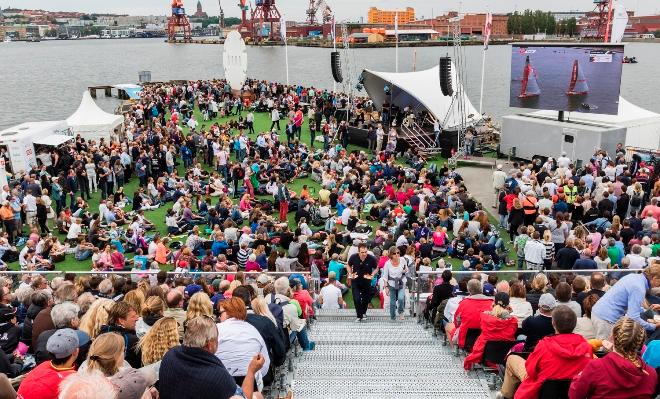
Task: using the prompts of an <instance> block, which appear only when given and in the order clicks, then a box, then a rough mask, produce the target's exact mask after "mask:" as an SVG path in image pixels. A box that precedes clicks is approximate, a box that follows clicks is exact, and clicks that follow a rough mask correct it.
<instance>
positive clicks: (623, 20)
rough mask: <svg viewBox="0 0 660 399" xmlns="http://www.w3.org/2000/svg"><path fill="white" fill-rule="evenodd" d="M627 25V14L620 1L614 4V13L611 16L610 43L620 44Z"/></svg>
mask: <svg viewBox="0 0 660 399" xmlns="http://www.w3.org/2000/svg"><path fill="white" fill-rule="evenodd" d="M627 25H628V12H627V11H626V7H625V6H624V5H623V2H622V1H615V2H614V13H613V16H612V34H611V35H610V43H621V39H623V33H624V32H625V31H626V26H627Z"/></svg>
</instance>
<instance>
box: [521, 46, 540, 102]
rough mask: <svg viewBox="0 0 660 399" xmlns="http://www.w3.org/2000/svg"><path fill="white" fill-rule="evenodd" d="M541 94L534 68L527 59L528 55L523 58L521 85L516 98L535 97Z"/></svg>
mask: <svg viewBox="0 0 660 399" xmlns="http://www.w3.org/2000/svg"><path fill="white" fill-rule="evenodd" d="M540 94H541V89H540V88H539V83H538V82H537V81H536V70H535V69H534V67H532V63H531V62H530V61H529V56H527V58H526V59H525V69H523V79H522V86H521V87H520V94H519V95H518V98H530V97H537V96H539V95H540Z"/></svg>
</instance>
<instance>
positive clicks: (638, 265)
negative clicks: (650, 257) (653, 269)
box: [627, 244, 646, 270]
mask: <svg viewBox="0 0 660 399" xmlns="http://www.w3.org/2000/svg"><path fill="white" fill-rule="evenodd" d="M641 253H642V247H641V245H639V244H635V245H633V246H632V248H631V249H630V253H629V254H628V256H627V258H628V259H629V260H630V265H629V266H628V269H639V270H641V269H643V268H645V267H646V258H644V257H643V256H642V255H641Z"/></svg>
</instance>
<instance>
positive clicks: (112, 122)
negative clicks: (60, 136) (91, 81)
mask: <svg viewBox="0 0 660 399" xmlns="http://www.w3.org/2000/svg"><path fill="white" fill-rule="evenodd" d="M123 122H124V117H122V116H121V115H115V114H110V113H108V112H105V111H103V110H102V109H101V108H99V106H98V105H96V102H94V99H93V98H92V96H91V95H90V94H89V92H88V91H85V92H84V93H83V97H82V101H81V102H80V106H79V107H78V109H77V110H76V112H74V113H73V115H71V116H70V117H68V118H67V119H66V123H67V124H68V125H69V127H70V128H71V130H72V131H73V133H74V135H77V134H80V135H81V136H82V137H83V138H85V139H87V140H97V141H98V140H99V139H101V138H105V139H106V140H110V135H111V134H113V133H114V132H115V129H116V128H118V127H119V126H121V124H122V123H123Z"/></svg>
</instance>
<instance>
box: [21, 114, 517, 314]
mask: <svg viewBox="0 0 660 399" xmlns="http://www.w3.org/2000/svg"><path fill="white" fill-rule="evenodd" d="M195 117H196V119H197V120H198V121H200V129H204V128H205V127H206V128H208V127H209V126H210V125H212V124H213V123H215V122H219V123H225V122H227V121H230V120H236V119H238V117H237V116H231V117H224V118H216V119H214V120H211V121H203V119H202V115H201V114H200V113H199V110H198V109H195ZM270 123H271V122H270V115H269V114H267V113H255V123H254V129H255V132H256V133H255V134H251V135H249V136H250V137H251V138H252V139H254V138H256V135H257V134H258V132H262V131H268V130H269V128H270ZM305 126H307V125H306V124H305ZM183 129H184V133H185V134H187V133H188V128H187V126H184V128H183ZM301 140H302V141H303V142H305V143H309V142H310V135H309V130H308V129H303V134H302V137H301ZM319 145H320V143H318V142H317V144H316V147H317V148H318V147H319ZM348 150H349V151H353V150H366V149H365V148H363V147H359V146H355V145H349V147H348ZM232 157H233V155H232ZM429 162H433V163H435V164H437V165H438V167H440V166H441V165H443V164H444V163H445V162H446V159H444V158H442V157H440V156H436V157H434V158H432V159H431V160H429ZM204 167H205V168H206V169H207V170H209V168H208V167H206V166H204ZM178 171H179V172H180V173H179V174H180V175H183V174H184V172H185V171H184V168H183V164H182V163H181V165H179V166H178ZM303 185H307V186H308V187H309V189H310V192H312V194H314V193H316V192H318V190H319V189H320V185H319V183H317V182H315V181H314V180H312V179H311V178H300V179H296V180H295V181H293V182H290V184H289V188H290V189H292V190H294V191H296V192H298V193H300V191H301V189H302V187H303ZM137 187H138V179H137V178H136V177H135V176H133V178H132V179H131V180H130V182H128V183H127V184H126V185H125V186H124V192H125V193H127V195H128V196H129V198H132V195H133V192H134V191H135V190H136V189H137ZM91 197H92V198H91V199H90V200H89V201H88V203H89V209H90V210H91V211H92V213H93V212H94V211H96V210H97V209H98V206H99V202H100V200H101V193H100V191H99V192H97V193H92V196H91ZM267 197H268V196H263V198H267ZM172 205H173V203H171V202H169V203H167V204H166V205H165V206H162V207H160V208H158V209H155V210H151V211H147V212H146V214H145V215H146V217H147V218H148V219H149V220H151V221H152V222H153V223H154V224H155V225H156V231H157V232H159V233H161V234H162V235H165V234H166V233H167V230H166V227H165V214H166V212H167V211H168V210H169V209H171V207H172ZM484 209H486V207H484ZM486 210H487V211H489V212H490V209H486ZM293 217H294V213H289V225H290V226H291V227H292V228H295V226H296V224H295V221H294V220H293ZM490 218H491V221H492V222H493V224H494V225H495V226H497V223H496V219H495V218H494V217H493V215H490ZM368 223H369V224H370V225H371V226H372V227H373V228H377V227H378V226H379V222H378V221H370V222H368ZM500 233H501V236H502V237H508V235H507V233H506V232H505V231H501V232H500ZM450 235H451V234H450ZM58 236H59V237H60V238H61V239H64V238H65V236H64V235H58ZM509 247H510V246H509ZM509 250H510V251H511V253H510V255H515V254H514V253H513V252H512V248H509ZM126 256H127V258H128V259H130V258H131V257H132V254H126ZM445 260H446V261H448V262H449V263H451V264H452V265H453V266H454V267H455V268H459V267H460V264H461V261H460V260H457V259H450V258H445ZM9 266H10V269H12V270H18V269H19V266H18V262H15V263H12V264H10V265H9ZM434 266H435V265H434ZM55 270H60V271H72V272H75V271H85V270H91V260H86V261H82V262H79V261H76V260H75V259H74V257H73V256H72V255H68V256H67V257H66V259H65V260H64V261H62V262H59V263H57V264H56V265H55ZM346 299H347V302H348V303H351V304H352V296H351V293H350V291H349V293H348V295H347V298H346ZM376 303H377V299H374V304H376Z"/></svg>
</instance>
